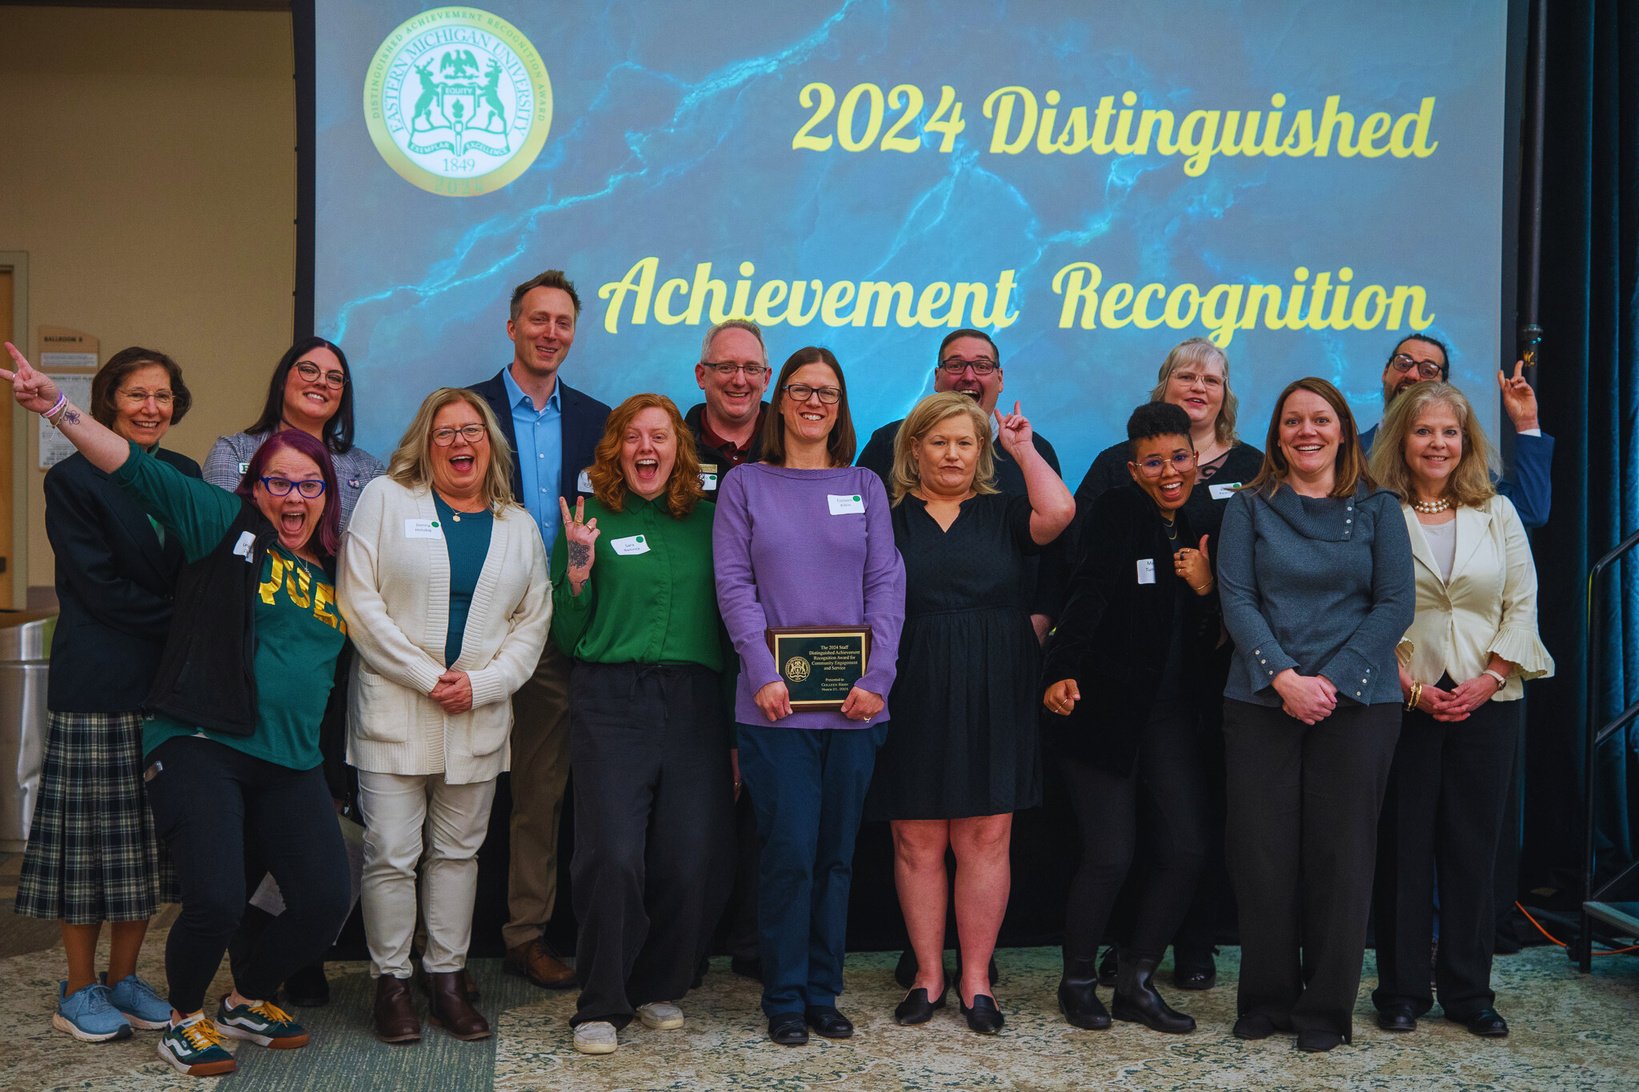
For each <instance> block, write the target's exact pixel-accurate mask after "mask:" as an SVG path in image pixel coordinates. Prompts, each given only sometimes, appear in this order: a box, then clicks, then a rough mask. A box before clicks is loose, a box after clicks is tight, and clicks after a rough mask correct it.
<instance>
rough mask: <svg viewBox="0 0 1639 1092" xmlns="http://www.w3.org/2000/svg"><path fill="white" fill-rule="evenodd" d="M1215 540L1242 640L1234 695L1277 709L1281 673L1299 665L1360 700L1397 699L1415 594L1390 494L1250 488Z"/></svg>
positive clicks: (1224, 594) (1228, 608) (1233, 629)
mask: <svg viewBox="0 0 1639 1092" xmlns="http://www.w3.org/2000/svg"><path fill="white" fill-rule="evenodd" d="M1218 543H1219V545H1218V585H1219V595H1220V599H1221V600H1222V603H1223V612H1224V625H1225V626H1226V627H1227V628H1228V630H1229V635H1230V636H1231V637H1232V638H1234V641H1235V658H1234V661H1233V663H1232V664H1231V667H1230V672H1229V684H1228V685H1227V686H1226V687H1225V688H1224V697H1225V698H1228V699H1231V700H1233V701H1245V702H1253V703H1256V704H1258V705H1270V706H1279V705H1280V703H1281V699H1280V695H1279V694H1277V693H1276V692H1275V690H1274V685H1273V684H1274V681H1275V676H1276V675H1279V674H1280V673H1281V672H1282V671H1285V670H1286V669H1287V668H1289V667H1290V668H1293V669H1294V670H1296V671H1297V673H1298V674H1300V675H1324V676H1325V677H1326V678H1328V679H1330V680H1331V682H1332V684H1333V685H1334V686H1336V687H1337V690H1338V694H1339V696H1340V697H1343V698H1346V699H1348V700H1350V701H1355V702H1359V703H1361V704H1363V705H1378V704H1384V703H1388V702H1398V701H1399V700H1400V676H1399V672H1398V670H1397V669H1396V665H1395V658H1394V648H1395V645H1396V644H1397V643H1398V642H1399V640H1400V638H1401V637H1402V636H1403V635H1404V634H1405V632H1406V630H1407V629H1408V628H1409V627H1410V626H1411V617H1412V612H1413V610H1414V608H1415V606H1416V590H1415V587H1414V584H1413V581H1412V569H1411V541H1410V539H1409V538H1408V537H1407V535H1406V523H1405V520H1404V519H1403V518H1402V517H1401V515H1400V503H1399V501H1398V500H1397V499H1396V498H1395V496H1394V495H1393V494H1392V493H1388V492H1385V491H1383V490H1372V491H1368V490H1366V489H1365V488H1364V487H1362V488H1361V489H1358V490H1356V492H1355V495H1354V496H1353V497H1347V498H1321V499H1316V498H1313V497H1304V496H1299V495H1298V494H1297V493H1296V492H1294V491H1293V490H1292V489H1290V488H1288V487H1282V488H1281V489H1278V490H1277V491H1276V492H1275V494H1274V495H1273V496H1269V495H1266V494H1264V493H1263V492H1261V491H1260V492H1256V493H1254V492H1253V491H1251V490H1243V491H1241V492H1239V493H1237V494H1236V495H1235V496H1234V497H1233V498H1232V499H1231V500H1230V502H1229V508H1228V510H1227V511H1226V512H1225V513H1224V523H1223V530H1222V531H1221V532H1220V535H1219V539H1218Z"/></svg>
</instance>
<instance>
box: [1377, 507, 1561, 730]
mask: <svg viewBox="0 0 1639 1092" xmlns="http://www.w3.org/2000/svg"><path fill="white" fill-rule="evenodd" d="M1400 511H1401V513H1402V514H1403V515H1404V516H1405V519H1406V531H1407V533H1408V534H1409V535H1410V536H1411V556H1412V572H1413V574H1414V575H1415V576H1416V579H1417V614H1416V616H1415V617H1414V618H1413V619H1412V622H1411V629H1409V630H1407V631H1406V636H1405V638H1404V639H1403V640H1402V641H1401V642H1400V649H1399V654H1400V661H1401V663H1403V664H1405V665H1406V670H1407V671H1409V672H1410V673H1411V677H1412V678H1413V679H1415V680H1417V681H1418V682H1422V683H1432V682H1437V681H1438V680H1439V678H1440V676H1441V675H1442V674H1447V675H1450V676H1451V679H1452V681H1453V682H1459V683H1460V682H1464V681H1466V680H1468V679H1472V678H1474V677H1475V676H1477V675H1479V674H1480V673H1481V672H1482V671H1484V670H1485V665H1486V664H1487V663H1489V662H1490V660H1491V654H1492V653H1496V654H1497V655H1498V656H1501V657H1502V658H1503V659H1505V660H1508V661H1509V662H1511V663H1515V664H1518V665H1519V670H1518V671H1515V672H1514V673H1512V674H1511V675H1510V676H1509V678H1508V685H1506V686H1504V687H1503V688H1502V689H1501V690H1499V691H1498V692H1497V695H1496V697H1494V698H1492V699H1491V700H1492V701H1514V700H1516V699H1518V698H1519V697H1520V696H1521V695H1522V694H1523V693H1524V691H1525V687H1524V685H1523V683H1522V682H1521V680H1522V679H1535V678H1538V677H1540V676H1544V675H1552V674H1553V673H1554V660H1553V657H1551V656H1549V655H1548V650H1547V649H1546V648H1545V647H1543V644H1542V639H1541V638H1540V637H1539V636H1538V635H1537V568H1536V564H1535V563H1534V562H1533V561H1532V560H1531V544H1530V542H1529V541H1527V540H1526V537H1525V527H1524V525H1523V524H1521V523H1520V519H1519V513H1518V512H1516V511H1514V504H1513V502H1512V501H1510V500H1509V499H1508V498H1507V497H1504V496H1502V495H1500V494H1498V495H1496V496H1493V497H1492V498H1491V499H1490V500H1488V501H1486V502H1485V504H1484V506H1482V507H1480V508H1472V507H1469V506H1467V505H1463V506H1461V507H1459V508H1458V509H1457V521H1456V522H1457V551H1456V556H1455V557H1454V558H1453V559H1452V563H1451V579H1450V580H1442V579H1441V578H1440V566H1439V563H1438V562H1436V561H1435V559H1434V551H1433V550H1432V549H1430V548H1429V544H1428V537H1427V536H1426V535H1424V534H1423V525H1422V524H1421V523H1420V522H1418V520H1417V513H1416V512H1414V511H1413V510H1412V508H1411V505H1409V504H1402V505H1401V506H1400Z"/></svg>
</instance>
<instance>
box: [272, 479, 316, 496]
mask: <svg viewBox="0 0 1639 1092" xmlns="http://www.w3.org/2000/svg"><path fill="white" fill-rule="evenodd" d="M260 481H261V483H262V488H263V489H266V490H267V491H268V492H269V493H271V494H272V495H273V496H275V497H288V496H290V491H291V490H292V489H294V490H295V491H296V492H298V493H300V494H301V495H302V496H304V497H306V498H307V499H308V500H312V499H313V498H314V497H322V496H324V479H323V478H308V479H307V480H306V481H299V482H293V481H291V480H290V479H289V478H262V479H260Z"/></svg>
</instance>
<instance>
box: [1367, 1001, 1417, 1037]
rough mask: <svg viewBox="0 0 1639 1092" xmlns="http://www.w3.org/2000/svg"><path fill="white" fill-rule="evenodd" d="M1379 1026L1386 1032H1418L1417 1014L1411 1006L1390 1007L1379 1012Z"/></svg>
mask: <svg viewBox="0 0 1639 1092" xmlns="http://www.w3.org/2000/svg"><path fill="white" fill-rule="evenodd" d="M1377 1026H1378V1027H1380V1028H1382V1029H1383V1030H1384V1031H1416V1030H1417V1014H1416V1013H1415V1012H1413V1011H1412V1008H1411V1006H1410V1005H1404V1004H1402V1005H1390V1006H1389V1007H1388V1008H1386V1009H1379V1010H1378V1012H1377Z"/></svg>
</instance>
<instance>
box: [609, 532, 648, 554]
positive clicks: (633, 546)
mask: <svg viewBox="0 0 1639 1092" xmlns="http://www.w3.org/2000/svg"><path fill="white" fill-rule="evenodd" d="M609 548H610V549H611V550H613V551H614V552H615V553H617V554H619V555H620V556H621V557H632V556H633V555H635V554H646V553H648V552H649V543H648V541H647V540H645V539H644V537H643V536H642V535H628V536H627V537H625V538H617V539H614V540H613V541H611V542H610V543H609Z"/></svg>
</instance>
